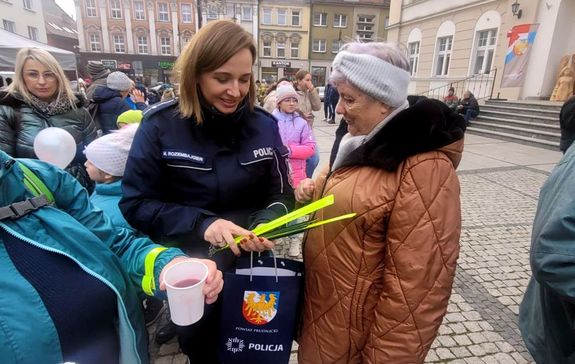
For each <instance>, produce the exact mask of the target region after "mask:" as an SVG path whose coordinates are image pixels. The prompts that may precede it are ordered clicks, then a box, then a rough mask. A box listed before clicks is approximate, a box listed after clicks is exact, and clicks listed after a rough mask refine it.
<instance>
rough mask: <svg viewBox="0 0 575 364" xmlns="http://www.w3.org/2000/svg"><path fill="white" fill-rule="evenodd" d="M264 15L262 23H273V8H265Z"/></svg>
mask: <svg viewBox="0 0 575 364" xmlns="http://www.w3.org/2000/svg"><path fill="white" fill-rule="evenodd" d="M262 12H263V17H262V24H268V25H269V24H271V23H272V9H270V8H263V10H262Z"/></svg>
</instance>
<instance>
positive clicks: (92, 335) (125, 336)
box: [0, 151, 223, 364]
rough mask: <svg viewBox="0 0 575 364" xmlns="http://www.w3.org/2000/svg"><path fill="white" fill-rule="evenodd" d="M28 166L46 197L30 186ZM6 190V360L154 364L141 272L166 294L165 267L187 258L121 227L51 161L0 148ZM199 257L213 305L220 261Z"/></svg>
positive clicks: (0, 265) (2, 226) (0, 266)
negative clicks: (21, 156) (142, 304)
mask: <svg viewBox="0 0 575 364" xmlns="http://www.w3.org/2000/svg"><path fill="white" fill-rule="evenodd" d="M23 166H24V167H23ZM24 168H27V169H28V170H29V171H30V172H29V173H28V174H27V175H28V176H30V175H33V176H35V177H36V178H37V179H38V181H40V182H38V181H37V182H36V183H35V185H34V188H35V189H39V190H41V191H42V192H43V194H42V195H40V196H38V194H37V193H35V192H33V191H32V188H31V187H29V186H31V185H30V184H28V185H25V184H24ZM29 188H30V190H29ZM0 191H1V193H0V206H1V207H0V216H1V218H0V247H2V256H1V258H0V274H1V275H2V287H3V289H2V299H3V300H4V302H3V304H2V313H0V320H1V321H2V330H0V358H2V362H3V363H63V362H76V363H83V364H100V363H119V364H135V363H141V364H146V363H148V360H149V359H148V350H147V340H146V336H147V335H146V330H145V328H144V326H143V324H142V323H143V319H142V313H141V308H140V298H139V296H140V295H144V282H145V281H144V279H143V278H144V276H145V275H146V277H149V278H150V281H152V282H154V283H155V287H156V288H151V287H150V289H151V290H150V291H149V294H157V295H162V293H161V292H160V290H163V289H164V288H163V286H164V285H163V284H162V283H161V282H162V276H163V273H164V272H165V270H166V268H168V267H170V266H171V265H173V264H175V263H177V262H182V261H186V260H189V259H190V258H188V257H186V256H185V255H184V253H183V252H182V251H181V250H179V249H176V248H170V249H165V248H163V247H161V246H159V245H156V244H154V243H153V242H152V241H151V240H150V239H147V238H136V237H135V236H134V235H133V234H132V233H131V232H130V231H129V230H126V229H123V228H118V227H116V226H114V225H113V224H112V223H111V222H110V220H109V218H108V217H107V216H106V215H104V214H103V213H102V211H101V210H100V209H98V208H96V207H94V205H92V204H91V203H90V201H89V199H88V195H87V194H86V190H85V189H84V188H83V187H82V186H81V185H80V184H79V183H78V182H77V181H76V180H75V179H74V178H73V177H72V176H70V175H69V174H68V173H65V172H63V171H62V170H60V169H58V168H57V167H54V166H52V165H50V164H49V163H45V162H42V161H38V160H31V159H13V158H11V157H10V156H8V155H7V154H6V153H4V152H2V151H0ZM36 192H37V191H36ZM48 193H49V194H50V195H51V199H52V200H53V203H49V200H50V199H49V198H48V196H47V194H48ZM26 206H28V207H29V206H34V207H35V208H33V209H32V208H26ZM144 262H146V264H144ZM202 262H203V263H204V264H206V265H207V266H208V269H209V273H208V278H207V281H206V286H205V287H204V293H205V294H206V303H208V304H209V303H212V302H214V301H215V300H216V298H217V295H218V293H219V292H220V291H221V289H222V287H223V280H222V274H221V272H218V271H217V269H216V266H215V264H214V262H212V261H209V260H202ZM146 266H150V267H151V269H150V270H149V271H147V270H146V268H145V267H146ZM158 288H159V289H158Z"/></svg>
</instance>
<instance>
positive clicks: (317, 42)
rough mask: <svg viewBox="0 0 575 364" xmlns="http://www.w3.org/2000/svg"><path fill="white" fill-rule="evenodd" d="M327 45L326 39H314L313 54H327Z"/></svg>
mask: <svg viewBox="0 0 575 364" xmlns="http://www.w3.org/2000/svg"><path fill="white" fill-rule="evenodd" d="M325 43H326V41H325V39H314V40H313V46H312V52H316V53H325Z"/></svg>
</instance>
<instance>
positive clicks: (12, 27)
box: [2, 19, 16, 33]
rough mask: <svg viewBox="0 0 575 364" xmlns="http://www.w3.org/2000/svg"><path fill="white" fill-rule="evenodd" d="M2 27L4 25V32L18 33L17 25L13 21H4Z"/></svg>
mask: <svg viewBox="0 0 575 364" xmlns="http://www.w3.org/2000/svg"><path fill="white" fill-rule="evenodd" d="M2 25H3V28H4V30H6V31H9V32H12V33H16V23H14V22H13V21H10V20H6V19H3V20H2Z"/></svg>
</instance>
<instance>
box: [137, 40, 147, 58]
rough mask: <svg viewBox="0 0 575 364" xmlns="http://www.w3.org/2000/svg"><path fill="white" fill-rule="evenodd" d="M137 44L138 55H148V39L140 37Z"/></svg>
mask: <svg viewBox="0 0 575 364" xmlns="http://www.w3.org/2000/svg"><path fill="white" fill-rule="evenodd" d="M137 43H138V53H139V54H148V37H146V36H138V39H137Z"/></svg>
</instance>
